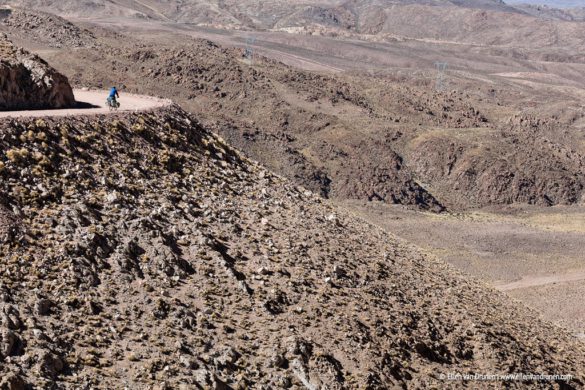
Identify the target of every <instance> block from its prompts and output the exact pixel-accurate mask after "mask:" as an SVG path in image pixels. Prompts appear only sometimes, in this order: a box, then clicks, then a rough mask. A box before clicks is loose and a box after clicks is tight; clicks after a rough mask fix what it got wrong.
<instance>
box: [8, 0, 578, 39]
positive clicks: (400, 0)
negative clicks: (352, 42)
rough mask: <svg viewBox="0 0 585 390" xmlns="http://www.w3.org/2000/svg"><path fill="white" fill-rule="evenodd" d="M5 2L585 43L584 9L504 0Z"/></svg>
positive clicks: (261, 23)
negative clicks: (550, 7)
mask: <svg viewBox="0 0 585 390" xmlns="http://www.w3.org/2000/svg"><path fill="white" fill-rule="evenodd" d="M2 4H10V5H13V6H25V7H27V8H32V9H38V10H42V11H47V12H53V13H57V14H59V15H61V16H64V17H80V18H90V19H107V20H111V19H113V18H141V19H151V20H159V21H166V22H178V23H188V24H192V25H199V26H211V27H216V28H228V29H245V30H275V31H285V32H289V33H300V34H312V35H315V34H316V35H329V36H349V37H352V38H363V39H373V40H389V39H403V38H406V39H424V40H433V41H450V42H451V41H453V42H458V43H467V44H477V45H497V46H514V47H541V46H551V45H555V46H559V45H561V46H566V47H570V48H573V49H574V48H575V47H579V48H580V47H581V46H582V45H583V44H584V42H585V27H584V28H580V27H575V26H573V25H566V24H563V23H561V22H562V21H574V20H582V18H583V16H582V14H580V13H578V12H576V11H575V12H569V11H558V10H548V9H547V10H546V11H542V10H541V9H539V8H531V7H526V6H524V7H520V6H519V7H512V6H510V5H508V4H507V3H506V2H504V1H502V0H321V1H311V0H290V1H289V0H273V1H270V2H267V1H263V0H247V1H240V0H224V1H221V2H215V1H209V0H207V1H205V0H183V1H179V0H168V1H164V2H163V1H157V0H140V1H138V0H110V1H104V0H86V1H83V2H80V1H74V0H59V1H57V0H0V5H2ZM543 19H545V20H546V22H544V23H543Z"/></svg>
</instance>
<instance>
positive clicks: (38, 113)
mask: <svg viewBox="0 0 585 390" xmlns="http://www.w3.org/2000/svg"><path fill="white" fill-rule="evenodd" d="M73 92H74V94H75V100H77V102H79V103H82V104H85V105H87V106H93V107H92V108H74V109H61V110H34V111H1V112H0V118H8V117H10V118H18V117H45V116H79V115H93V114H106V113H109V112H110V110H109V109H108V108H107V107H106V97H107V96H108V91H99V90H90V91H86V90H81V89H76V90H74V91H73ZM118 101H119V102H120V109H119V110H118V111H144V110H148V109H151V108H157V107H164V106H167V105H169V104H171V102H170V101H169V100H166V99H159V98H155V97H151V96H143V95H133V94H126V93H123V92H122V93H120V99H119V100H118Z"/></svg>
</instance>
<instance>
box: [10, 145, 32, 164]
mask: <svg viewBox="0 0 585 390" xmlns="http://www.w3.org/2000/svg"><path fill="white" fill-rule="evenodd" d="M29 155H30V152H29V151H28V150H27V149H26V148H21V149H10V150H8V151H7V152H6V157H7V158H8V159H9V160H10V161H12V162H14V163H17V162H20V161H23V160H26V159H27V158H28V156H29Z"/></svg>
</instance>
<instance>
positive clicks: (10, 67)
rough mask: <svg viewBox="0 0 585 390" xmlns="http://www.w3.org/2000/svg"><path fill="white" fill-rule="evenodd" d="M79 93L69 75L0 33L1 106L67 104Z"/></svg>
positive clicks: (13, 107)
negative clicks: (76, 91) (17, 45)
mask: <svg viewBox="0 0 585 390" xmlns="http://www.w3.org/2000/svg"><path fill="white" fill-rule="evenodd" d="M74 104H75V97H74V96H73V91H72V89H71V86H70V85H69V82H68V80H67V78H66V77H65V76H63V75H62V74H60V73H58V72H57V71H56V70H54V69H53V68H51V67H50V66H49V65H48V64H47V63H46V62H45V61H43V60H42V59H41V58H39V57H38V56H36V55H33V54H30V53H28V52H27V51H25V50H22V49H18V48H16V47H15V46H14V45H13V44H12V43H11V42H10V41H8V39H7V37H6V35H4V34H1V33H0V110H20V109H42V108H65V107H71V106H73V105H74Z"/></svg>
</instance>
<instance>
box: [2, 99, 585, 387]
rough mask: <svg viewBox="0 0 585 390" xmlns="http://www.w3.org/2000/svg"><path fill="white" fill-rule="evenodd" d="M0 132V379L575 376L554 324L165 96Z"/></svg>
mask: <svg viewBox="0 0 585 390" xmlns="http://www.w3.org/2000/svg"><path fill="white" fill-rule="evenodd" d="M0 131H1V133H2V135H3V136H2V137H1V138H0V150H2V151H3V153H2V155H0V161H1V164H0V180H2V183H3V186H2V187H1V188H0V200H1V204H2V206H1V207H2V208H0V218H2V220H3V221H9V223H10V226H11V227H10V229H8V230H6V231H4V230H2V231H0V233H2V235H1V236H0V237H1V238H2V240H3V241H2V242H0V249H1V250H0V271H1V272H0V307H1V308H2V312H3V313H4V316H2V317H1V318H0V328H1V333H0V334H1V335H2V336H1V337H0V346H1V347H2V348H0V358H1V359H3V364H2V365H0V377H1V378H2V379H1V385H2V386H5V387H8V388H11V389H20V388H24V387H26V386H33V387H37V388H70V387H88V386H89V387H93V388H96V389H102V388H103V389H111V388H118V387H120V386H121V385H122V384H124V385H125V386H128V387H130V388H142V387H149V386H153V385H158V386H160V383H162V382H164V387H163V388H179V386H180V385H182V386H192V387H193V388H200V387H202V388H206V387H208V388H262V387H264V388H290V387H293V388H294V387H297V388H302V387H309V388H320V387H321V386H327V387H328V388H331V389H350V388H364V389H385V388H396V387H402V388H407V387H412V388H433V387H435V388H436V387H442V386H444V385H445V382H442V381H441V380H440V379H439V376H440V375H441V374H447V373H449V372H460V373H470V374H471V373H483V372H485V373H509V372H526V373H531V372H547V373H566V374H572V375H573V380H572V381H571V382H570V383H568V384H564V383H563V384H562V387H563V388H567V389H578V388H582V387H583V385H584V384H585V373H584V368H585V358H584V356H585V349H584V348H583V345H582V344H580V343H578V342H577V341H576V340H575V339H574V338H573V337H572V336H570V335H569V334H567V333H566V332H565V331H563V330H561V329H559V328H556V327H554V326H552V325H550V324H548V323H545V322H543V321H542V320H540V319H539V318H537V317H536V316H535V315H534V314H533V313H531V312H530V311H529V310H528V309H526V308H525V307H523V306H521V305H520V304H518V303H517V302H512V301H510V300H509V299H508V298H507V297H506V296H504V295H503V294H500V293H497V292H495V291H493V290H491V289H488V288H486V287H485V286H483V285H481V284H480V283H478V282H476V281H474V280H470V279H469V278H467V277H465V276H464V275H461V274H459V273H458V272H456V271H454V270H453V269H452V268H450V267H448V266H447V265H445V264H443V263H441V262H438V261H436V260H434V259H432V258H428V257H426V256H423V255H421V254H420V253H419V252H418V251H417V250H416V249H414V248H412V247H410V246H408V245H407V244H405V243H404V242H400V241H398V240H397V239H395V238H394V237H392V236H391V235H389V234H387V233H385V232H383V231H381V230H380V229H376V228H374V227H372V226H371V225H369V224H367V223H365V222H363V221H361V220H359V219H357V218H355V217H353V216H352V215H350V214H348V213H347V212H345V211H343V210H340V209H336V208H334V207H332V206H331V205H330V204H329V203H327V202H325V201H322V200H321V199H320V198H319V197H317V196H315V195H313V194H311V193H310V192H308V191H306V190H305V189H303V188H301V187H296V186H294V185H291V184H290V183H289V182H288V181H287V180H285V179H283V178H281V177H278V176H275V175H274V174H272V173H270V172H268V171H266V170H265V169H263V168H261V167H259V166H258V165H256V164H253V163H251V162H250V161H248V160H246V159H245V158H243V157H242V156H241V155H240V154H239V153H238V152H237V151H235V150H234V149H232V148H231V147H230V146H229V145H227V144H226V143H225V142H224V141H222V140H221V139H220V138H218V137H217V136H215V135H213V134H212V133H210V132H209V131H207V130H205V129H204V128H202V127H201V126H200V125H198V124H197V121H196V120H195V119H194V118H192V117H190V116H189V115H188V114H186V113H185V112H184V111H182V110H181V109H179V108H178V107H176V106H172V107H167V108H162V109H157V110H156V111H151V112H144V113H132V114H115V115H110V116H95V117H86V118H77V119H75V118H68V119H37V120H26V119H25V120H19V121H14V120H13V121H9V120H3V121H0ZM163 368H164V369H163ZM515 385H516V384H515V383H510V386H512V387H513V386H515ZM548 385H549V384H548V383H546V384H545V383H542V382H531V383H522V386H521V387H522V388H534V389H540V388H546V387H547V386H548ZM558 385H559V386H561V383H560V382H559V383H558ZM517 386H518V387H520V384H518V385H517Z"/></svg>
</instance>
